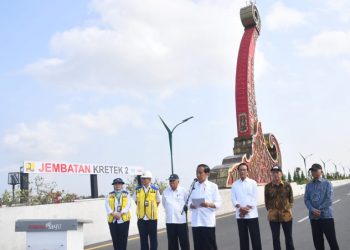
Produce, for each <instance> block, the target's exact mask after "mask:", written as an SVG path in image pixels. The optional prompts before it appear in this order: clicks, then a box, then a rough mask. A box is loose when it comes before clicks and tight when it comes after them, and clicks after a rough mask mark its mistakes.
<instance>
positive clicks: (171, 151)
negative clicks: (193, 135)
mask: <svg viewBox="0 0 350 250" xmlns="http://www.w3.org/2000/svg"><path fill="white" fill-rule="evenodd" d="M192 118H193V116H191V117H188V118H186V119H184V120H182V122H180V123H178V124H176V125H175V127H174V128H173V129H172V130H170V129H169V127H168V126H167V125H166V124H165V122H164V121H163V119H162V117H160V116H159V119H160V120H161V121H162V123H163V125H164V127H165V129H166V130H167V132H168V135H169V145H170V157H171V174H173V173H174V163H173V132H174V130H175V129H176V127H177V126H179V125H180V124H182V123H185V122H187V121H188V120H190V119H192Z"/></svg>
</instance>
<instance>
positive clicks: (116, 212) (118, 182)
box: [105, 178, 131, 250]
mask: <svg viewBox="0 0 350 250" xmlns="http://www.w3.org/2000/svg"><path fill="white" fill-rule="evenodd" d="M123 184H124V182H123V180H122V179H121V178H116V179H114V180H113V183H112V185H113V186H114V191H112V192H110V193H109V194H108V195H107V197H106V202H105V207H106V212H107V217H108V225H109V231H110V233H111V236H112V241H113V248H114V250H126V247H127V244H128V236H129V224H130V211H129V210H130V205H131V203H130V195H129V192H128V191H126V190H123Z"/></svg>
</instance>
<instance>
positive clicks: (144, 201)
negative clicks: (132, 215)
mask: <svg viewBox="0 0 350 250" xmlns="http://www.w3.org/2000/svg"><path fill="white" fill-rule="evenodd" d="M151 180H152V173H151V172H150V171H145V172H144V173H143V175H142V176H141V183H142V185H141V186H138V187H137V188H136V190H135V193H134V200H135V202H136V214H137V219H138V221H137V227H138V229H139V234H140V243H141V250H155V249H157V248H158V240H157V219H158V205H159V203H160V194H159V190H158V187H156V186H155V185H152V184H151ZM148 239H149V243H150V244H148Z"/></svg>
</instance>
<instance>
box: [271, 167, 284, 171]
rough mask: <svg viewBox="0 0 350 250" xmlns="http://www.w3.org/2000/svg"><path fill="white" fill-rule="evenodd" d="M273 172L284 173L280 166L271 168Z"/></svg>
mask: <svg viewBox="0 0 350 250" xmlns="http://www.w3.org/2000/svg"><path fill="white" fill-rule="evenodd" d="M272 171H277V172H282V168H281V167H280V166H274V167H272V168H271V172H272Z"/></svg>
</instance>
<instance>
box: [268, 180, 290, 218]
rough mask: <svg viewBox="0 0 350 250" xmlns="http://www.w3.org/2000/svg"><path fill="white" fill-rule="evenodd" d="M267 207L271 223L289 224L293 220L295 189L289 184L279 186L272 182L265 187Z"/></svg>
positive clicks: (284, 183) (281, 183)
mask: <svg viewBox="0 0 350 250" xmlns="http://www.w3.org/2000/svg"><path fill="white" fill-rule="evenodd" d="M265 207H266V209H267V211H268V213H267V218H268V220H269V221H278V222H287V221H290V220H292V218H293V216H292V207H293V189H292V187H291V186H290V184H289V183H288V182H283V181H281V182H280V183H279V184H278V185H276V184H273V183H272V182H270V183H269V184H267V185H266V186H265Z"/></svg>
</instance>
